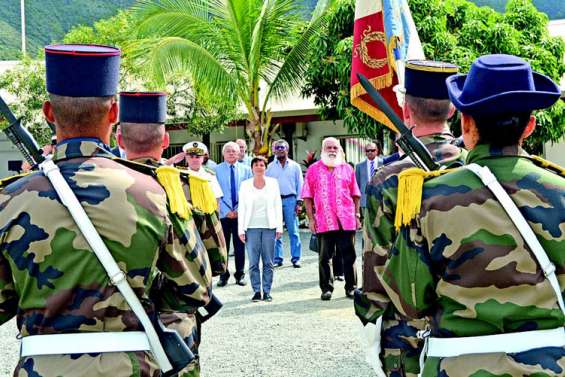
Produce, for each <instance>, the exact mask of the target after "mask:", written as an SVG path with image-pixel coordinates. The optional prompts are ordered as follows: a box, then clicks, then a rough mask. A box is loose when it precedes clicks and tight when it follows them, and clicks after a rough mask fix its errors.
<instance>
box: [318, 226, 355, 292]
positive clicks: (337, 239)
mask: <svg viewBox="0 0 565 377" xmlns="http://www.w3.org/2000/svg"><path fill="white" fill-rule="evenodd" d="M317 236H318V249H319V250H320V253H319V255H318V272H319V277H320V289H321V290H322V292H328V291H329V292H333V290H334V275H333V273H332V268H331V266H330V262H331V261H332V258H334V256H335V254H336V250H339V251H340V252H341V255H342V257H343V274H344V275H345V290H346V291H349V290H352V289H355V288H356V287H357V270H356V268H355V258H356V255H355V231H353V230H336V231H331V232H324V233H318V234H317Z"/></svg>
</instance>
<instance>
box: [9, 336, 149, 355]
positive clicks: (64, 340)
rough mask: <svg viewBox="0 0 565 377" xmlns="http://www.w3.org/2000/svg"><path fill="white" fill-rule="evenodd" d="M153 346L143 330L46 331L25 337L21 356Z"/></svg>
mask: <svg viewBox="0 0 565 377" xmlns="http://www.w3.org/2000/svg"><path fill="white" fill-rule="evenodd" d="M150 350H151V347H150V346H149V341H148V340H147V335H145V333H144V332H143V331H125V332H92V333H73V334H46V335H30V336H25V337H23V338H22V344H21V351H20V357H25V356H37V355H64V354H73V353H102V352H128V351H150Z"/></svg>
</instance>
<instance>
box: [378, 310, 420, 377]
mask: <svg viewBox="0 0 565 377" xmlns="http://www.w3.org/2000/svg"><path fill="white" fill-rule="evenodd" d="M425 325H426V321H425V320H410V321H403V320H397V319H383V328H382V335H381V347H382V351H381V361H382V364H383V369H384V371H385V373H386V375H387V376H389V377H417V376H418V373H420V364H419V360H420V353H421V352H422V347H423V341H422V340H421V339H418V337H417V336H416V334H417V332H418V331H419V330H422V329H424V327H425Z"/></svg>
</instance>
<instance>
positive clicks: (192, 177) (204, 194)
mask: <svg viewBox="0 0 565 377" xmlns="http://www.w3.org/2000/svg"><path fill="white" fill-rule="evenodd" d="M188 177H189V180H188V187H189V189H190V199H191V200H192V205H193V206H194V207H195V208H197V209H199V210H201V211H202V212H204V213H207V214H211V213H214V212H215V211H216V210H217V209H218V201H217V200H216V197H215V196H214V192H213V191H212V187H211V186H210V182H209V181H208V180H207V179H206V178H202V177H200V176H199V175H197V174H196V173H192V172H188Z"/></svg>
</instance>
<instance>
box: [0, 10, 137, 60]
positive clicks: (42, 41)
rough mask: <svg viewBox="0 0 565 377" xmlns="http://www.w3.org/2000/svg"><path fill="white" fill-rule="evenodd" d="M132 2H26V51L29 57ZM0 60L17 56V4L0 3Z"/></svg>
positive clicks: (18, 15)
mask: <svg viewBox="0 0 565 377" xmlns="http://www.w3.org/2000/svg"><path fill="white" fill-rule="evenodd" d="M134 1H135V0H73V1H69V0H41V1H39V0H27V1H26V2H25V4H26V32H27V50H28V52H29V53H30V55H31V56H33V57H36V56H37V55H36V53H37V52H38V51H39V50H40V49H42V48H43V46H45V45H47V44H49V43H51V42H52V41H56V40H60V39H61V38H63V36H64V35H65V33H67V32H68V31H69V30H70V29H71V28H72V27H73V26H75V25H80V24H91V23H92V22H93V21H95V20H98V19H101V18H106V17H109V16H111V15H113V14H115V13H116V11H117V10H118V9H123V8H127V7H129V6H131V4H133V2H134ZM0 20H2V22H0V46H2V47H0V59H2V60H14V59H18V58H19V56H20V49H21V39H20V38H21V37H20V30H21V27H20V25H21V24H20V21H21V18H20V2H19V1H14V0H0Z"/></svg>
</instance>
